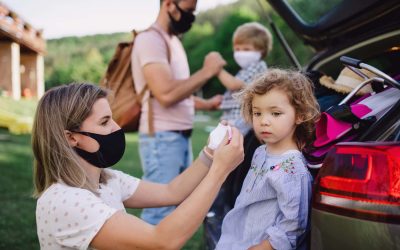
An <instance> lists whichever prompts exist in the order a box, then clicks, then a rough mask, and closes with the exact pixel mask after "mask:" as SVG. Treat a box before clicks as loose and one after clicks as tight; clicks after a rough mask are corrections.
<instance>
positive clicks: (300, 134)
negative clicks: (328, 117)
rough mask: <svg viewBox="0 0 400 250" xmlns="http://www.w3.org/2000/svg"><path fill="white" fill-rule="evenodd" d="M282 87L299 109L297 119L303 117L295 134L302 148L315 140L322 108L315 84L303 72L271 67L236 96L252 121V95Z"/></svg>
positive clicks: (295, 107)
mask: <svg viewBox="0 0 400 250" xmlns="http://www.w3.org/2000/svg"><path fill="white" fill-rule="evenodd" d="M275 88H277V89H280V90H283V91H284V92H285V93H286V94H287V96H288V98H289V101H290V103H291V105H292V106H293V108H294V109H295V111H296V118H298V119H300V120H301V123H300V124H298V125H297V127H296V130H295V133H294V136H295V140H296V144H297V146H298V148H299V149H303V148H304V147H305V146H307V145H309V144H310V143H311V142H312V139H313V135H314V129H315V122H316V121H317V120H318V119H319V115H320V111H319V105H318V102H317V100H316V98H315V96H314V92H313V90H314V86H313V83H312V82H311V81H310V80H309V79H308V78H307V77H306V76H304V75H303V74H302V73H300V72H298V71H292V70H283V69H276V68H275V69H274V68H272V69H268V70H267V71H266V72H265V73H264V74H262V75H261V76H259V77H258V78H257V79H256V80H255V81H254V82H253V83H252V84H250V85H248V86H246V87H245V88H244V89H243V90H242V91H241V92H239V93H238V95H237V97H238V98H239V99H240V101H241V105H242V110H241V111H242V115H243V117H244V119H245V120H246V122H248V123H250V124H252V121H253V105H252V103H253V98H254V96H255V95H264V94H266V93H267V92H269V91H270V90H272V89H275Z"/></svg>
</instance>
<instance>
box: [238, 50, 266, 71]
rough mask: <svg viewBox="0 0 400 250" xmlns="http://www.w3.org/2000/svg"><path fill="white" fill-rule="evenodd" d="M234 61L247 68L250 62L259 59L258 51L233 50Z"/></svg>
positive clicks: (259, 53)
mask: <svg viewBox="0 0 400 250" xmlns="http://www.w3.org/2000/svg"><path fill="white" fill-rule="evenodd" d="M233 58H234V59H235V62H236V63H237V64H238V65H239V66H240V67H241V68H242V69H245V68H247V67H248V66H249V65H250V64H252V63H254V62H258V61H259V60H260V59H261V52H260V51H235V52H234V53H233Z"/></svg>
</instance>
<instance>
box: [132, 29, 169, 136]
mask: <svg viewBox="0 0 400 250" xmlns="http://www.w3.org/2000/svg"><path fill="white" fill-rule="evenodd" d="M149 30H154V31H155V32H157V34H159V35H160V37H161V38H162V40H163V41H164V44H165V47H166V48H167V59H168V63H171V49H170V47H169V45H168V42H167V41H166V40H165V37H164V35H163V34H162V33H161V31H160V30H158V29H157V28H155V27H152V26H151V27H150V28H148V29H146V30H145V31H149ZM145 31H144V32H145ZM133 33H134V35H137V33H136V31H133ZM146 90H148V91H149V99H148V105H149V109H148V116H147V117H148V119H149V120H148V125H149V135H150V136H154V116H153V104H152V102H151V98H152V97H153V95H152V94H151V91H150V89H148V85H147V83H146V84H145V85H144V87H143V89H142V91H141V92H140V94H139V101H140V103H142V99H143V96H144V93H145V92H146Z"/></svg>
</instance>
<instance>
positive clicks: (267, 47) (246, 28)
mask: <svg viewBox="0 0 400 250" xmlns="http://www.w3.org/2000/svg"><path fill="white" fill-rule="evenodd" d="M232 42H233V44H247V43H250V44H252V45H253V46H254V47H255V48H256V49H258V50H261V51H263V53H262V57H263V58H264V57H266V56H267V55H268V53H269V52H270V51H271V49H272V35H271V32H269V30H268V29H267V28H266V27H264V26H263V25H261V24H260V23H257V22H251V23H245V24H242V25H240V26H239V27H237V28H236V30H235V32H234V33H233V38H232Z"/></svg>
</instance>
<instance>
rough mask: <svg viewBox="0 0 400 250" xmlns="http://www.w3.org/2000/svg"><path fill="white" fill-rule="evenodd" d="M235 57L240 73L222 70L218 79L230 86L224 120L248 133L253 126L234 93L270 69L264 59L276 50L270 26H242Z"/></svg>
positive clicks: (237, 34) (237, 33) (235, 39)
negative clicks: (244, 118) (242, 111)
mask: <svg viewBox="0 0 400 250" xmlns="http://www.w3.org/2000/svg"><path fill="white" fill-rule="evenodd" d="M232 42H233V50H234V54H233V56H234V59H235V61H236V63H237V64H238V65H239V66H240V68H241V69H240V70H239V72H238V73H237V74H236V75H235V76H233V75H231V74H230V73H228V72H227V71H225V70H221V72H220V73H219V74H218V79H219V80H220V81H221V83H222V84H223V85H224V86H225V87H226V89H227V90H226V92H225V94H224V96H223V100H222V103H221V106H220V108H221V109H222V111H223V114H222V117H221V120H226V121H228V122H229V123H230V124H231V125H235V126H236V127H237V128H239V130H240V132H242V134H243V135H246V134H247V133H248V132H249V130H250V126H249V125H247V124H246V123H245V122H244V120H243V119H242V118H241V116H240V104H239V103H238V102H237V101H236V100H235V99H234V98H233V96H232V94H234V93H235V92H238V91H239V90H241V89H242V88H243V87H244V86H246V85H247V84H249V83H251V82H252V81H253V79H255V77H257V75H259V74H260V73H263V72H264V71H266V70H267V64H266V63H265V61H264V60H263V59H264V58H265V57H267V55H268V53H269V52H270V51H271V49H272V36H271V33H270V32H269V30H268V29H267V28H265V27H264V26H263V25H261V24H259V23H257V22H251V23H245V24H242V25H240V26H239V27H238V28H237V29H236V31H235V33H234V34H233V39H232Z"/></svg>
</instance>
